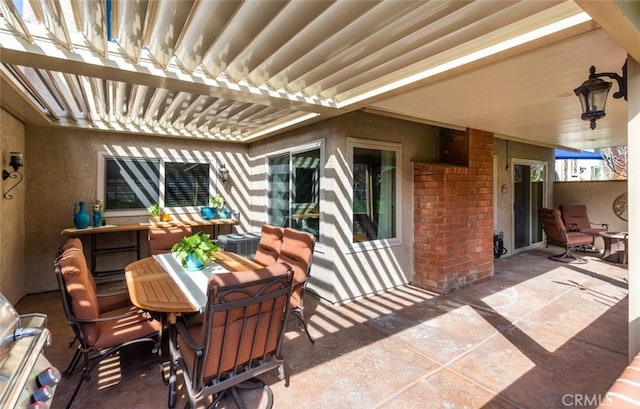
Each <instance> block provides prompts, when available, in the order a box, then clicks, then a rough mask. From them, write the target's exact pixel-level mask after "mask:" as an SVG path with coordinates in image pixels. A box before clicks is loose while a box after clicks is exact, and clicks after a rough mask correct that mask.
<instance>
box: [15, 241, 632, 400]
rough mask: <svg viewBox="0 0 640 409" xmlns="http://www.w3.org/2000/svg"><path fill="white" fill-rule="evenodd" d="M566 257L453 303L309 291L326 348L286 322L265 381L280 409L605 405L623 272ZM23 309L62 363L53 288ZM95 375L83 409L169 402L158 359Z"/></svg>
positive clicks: (63, 340) (60, 392)
mask: <svg viewBox="0 0 640 409" xmlns="http://www.w3.org/2000/svg"><path fill="white" fill-rule="evenodd" d="M558 252H559V249H558V248H549V249H538V250H534V251H530V252H526V253H521V254H520V255H517V256H513V257H509V258H502V259H499V260H496V263H495V277H493V278H491V279H488V280H485V281H483V282H479V283H476V284H473V285H470V286H468V287H465V288H463V289H461V290H459V291H457V292H455V293H452V294H449V295H436V294H432V293H429V292H426V291H423V290H420V289H416V288H413V287H410V286H406V287H401V288H397V289H394V290H392V291H388V292H385V293H383V294H378V295H375V296H371V297H367V298H364V299H361V300H358V301H354V302H351V303H348V304H345V305H340V306H334V305H330V304H328V303H325V302H320V301H318V300H317V299H316V298H313V297H309V298H308V299H307V307H306V308H307V309H306V310H305V313H306V314H307V315H308V318H309V321H310V323H309V326H310V330H311V333H312V335H313V336H314V337H315V338H316V339H317V341H316V344H315V345H314V346H312V345H311V344H310V343H309V342H308V341H307V339H306V337H304V335H303V334H302V333H301V332H299V331H297V329H296V327H295V326H294V325H293V320H292V321H291V322H290V324H291V325H290V329H291V330H290V331H288V332H287V334H286V336H287V340H286V343H285V347H284V353H285V359H286V362H287V366H288V373H289V375H290V385H289V386H288V387H286V386H285V382H284V381H280V380H278V378H277V377H276V374H275V372H274V373H273V374H271V373H270V374H267V375H265V376H264V377H263V380H265V381H266V382H267V383H269V384H270V385H271V388H272V390H273V392H274V396H275V404H274V408H277V409H289V408H292V409H293V408H295V409H300V408H305V409H306V408H331V409H359V408H363V409H364V408H366V409H373V408H403V409H404V408H420V409H424V408H566V407H581V408H582V407H593V406H596V405H595V403H597V402H598V400H599V399H603V398H604V393H605V392H606V391H607V389H608V388H609V387H610V386H611V385H612V384H613V382H614V381H615V379H616V378H617V376H618V375H619V374H620V373H621V372H622V370H623V368H624V367H625V366H626V364H627V362H628V361H627V339H628V338H627V315H628V314H627V268H626V266H621V265H619V264H612V263H608V262H603V261H601V260H600V259H599V258H597V255H595V254H586V255H585V257H586V258H587V259H588V260H589V262H588V263H587V264H563V263H558V262H555V261H551V260H549V259H547V258H546V256H547V255H549V254H552V253H558ZM17 307H18V309H19V311H20V312H21V313H25V312H31V311H37V312H45V313H47V314H48V315H49V327H50V329H51V330H52V332H53V335H54V345H53V347H52V348H50V349H49V351H48V352H47V355H48V357H49V359H50V360H51V361H52V363H53V364H54V365H56V366H57V367H58V368H60V369H61V370H62V369H64V368H65V367H66V364H67V363H68V361H69V359H70V356H71V353H72V350H71V349H69V348H67V347H66V346H67V342H68V341H69V340H71V332H70V330H69V328H68V325H67V324H66V322H65V320H64V317H63V314H62V311H61V308H60V300H59V295H58V293H57V292H56V293H47V294H39V295H32V296H28V297H25V298H24V299H23V300H22V301H21V302H20V303H19V304H18V305H17ZM99 369H100V370H96V371H94V376H93V378H92V380H91V382H89V383H85V384H84V385H83V387H82V389H81V390H80V394H79V396H78V397H77V398H76V401H75V403H74V407H77V408H162V407H166V397H167V390H166V386H165V385H164V384H163V383H162V381H161V378H160V364H159V362H158V360H157V358H156V356H155V355H152V354H151V353H150V352H148V351H146V350H140V349H138V350H135V351H129V352H127V353H123V354H122V356H121V357H120V359H114V360H111V361H110V362H105V363H104V364H103V365H102V366H101V367H100V368H99ZM77 377H78V375H77V374H76V375H75V376H73V377H72V378H70V379H64V380H63V381H62V383H61V384H60V385H59V386H58V388H57V391H56V395H55V397H54V400H53V405H52V407H53V408H62V407H64V405H65V404H66V400H67V398H68V397H69V396H70V393H71V390H72V389H73V387H74V386H75V383H76V382H77V379H78V378H77ZM255 395H256V393H255V392H254V393H253V395H251V396H249V397H248V399H253V398H254V397H255ZM578 403H579V404H578ZM585 403H586V405H585ZM178 407H182V405H179V406H178ZM249 407H258V406H255V405H254V406H249Z"/></svg>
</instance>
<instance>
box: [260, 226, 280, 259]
mask: <svg viewBox="0 0 640 409" xmlns="http://www.w3.org/2000/svg"><path fill="white" fill-rule="evenodd" d="M283 235H284V228H283V227H278V226H273V225H270V224H265V225H263V226H262V228H261V229H260V241H259V242H258V248H257V250H256V254H255V256H254V257H253V261H255V262H256V263H258V264H260V265H263V266H271V265H273V264H275V263H276V262H277V261H278V255H279V254H280V249H281V248H282V236H283Z"/></svg>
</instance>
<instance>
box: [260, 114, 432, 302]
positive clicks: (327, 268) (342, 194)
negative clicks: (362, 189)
mask: <svg viewBox="0 0 640 409" xmlns="http://www.w3.org/2000/svg"><path fill="white" fill-rule="evenodd" d="M436 135H437V128H434V127H431V126H428V125H423V124H418V123H413V122H407V121H401V120H398V119H392V118H386V117H381V116H377V115H372V114H366V113H362V112H355V113H351V114H347V115H343V116H341V117H337V118H334V119H332V120H328V121H325V122H323V123H320V124H315V125H311V126H308V127H305V128H301V129H299V130H296V131H293V132H289V133H286V134H283V135H282V136H279V137H277V138H272V139H270V140H268V141H264V142H259V143H255V144H253V145H252V147H251V156H252V158H253V159H254V170H255V173H254V179H253V180H254V184H253V186H254V192H255V193H256V195H255V196H254V202H253V203H252V207H253V208H254V209H256V210H258V209H262V208H264V206H265V204H266V180H265V178H264V176H263V175H264V174H265V170H266V169H265V155H269V154H272V153H273V152H278V151H281V150H283V149H288V148H292V147H296V146H299V145H303V144H305V143H309V142H312V141H317V140H322V141H323V143H324V163H323V171H324V179H323V182H322V183H323V186H322V194H321V205H320V208H321V213H322V216H321V220H320V223H321V224H320V226H321V228H320V231H321V236H320V243H319V244H318V246H317V251H316V253H315V256H314V264H313V269H312V276H311V279H310V282H309V289H310V290H311V291H313V292H315V293H317V294H318V295H320V296H322V297H323V298H325V299H328V300H330V301H332V302H344V301H348V300H352V299H354V298H357V297H360V296H362V295H365V294H370V293H374V292H377V291H382V290H384V289H387V288H391V287H395V286H398V285H401V284H406V283H408V282H410V280H411V275H412V259H413V255H412V246H413V216H412V213H413V209H412V201H413V181H412V161H434V160H435V159H436V157H437V149H436V148H437V145H436ZM350 137H351V138H362V139H368V140H371V141H383V142H396V143H400V144H401V149H402V158H401V160H400V161H399V163H398V167H399V168H400V169H401V178H400V183H401V197H400V198H399V200H398V205H399V209H400V214H401V215H402V216H401V223H400V224H401V225H400V229H399V231H400V238H401V243H400V244H399V245H396V246H386V247H380V248H375V249H369V250H365V251H362V249H354V246H353V245H352V243H351V238H352V231H351V224H352V223H351V220H350V214H351V210H350V206H351V199H350V194H351V191H352V188H351V185H352V178H351V164H350V163H348V158H349V157H350V155H349V152H348V138H350ZM261 214H264V215H265V216H266V214H265V213H264V212H262V213H261ZM264 221H266V218H265V219H264Z"/></svg>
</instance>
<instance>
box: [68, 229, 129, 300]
mask: <svg viewBox="0 0 640 409" xmlns="http://www.w3.org/2000/svg"><path fill="white" fill-rule="evenodd" d="M72 248H73V249H77V252H74V253H73V254H75V256H73V255H71V254H70V255H71V256H72V257H80V255H82V257H84V250H83V247H82V241H81V240H80V239H79V238H77V237H73V238H69V239H67V240H66V241H65V242H64V244H63V245H62V246H60V253H61V254H63V253H65V252H66V251H67V250H69V249H72ZM85 260H86V258H85ZM83 265H84V266H85V267H86V266H87V264H86V262H85V263H84V264H83V262H82V260H74V262H73V263H69V266H67V267H68V268H78V269H80V268H83V267H82V266H83ZM72 266H75V267H72ZM80 276H81V277H87V279H88V280H89V282H90V284H89V285H90V286H91V288H92V289H93V293H94V294H96V296H97V299H98V310H99V312H105V311H111V310H113V309H115V308H120V307H124V306H130V305H131V299H130V298H129V292H128V291H127V289H126V288H123V289H122V290H121V291H110V292H108V293H106V292H102V293H100V292H99V291H98V288H97V286H96V282H95V280H94V279H93V276H92V275H91V274H89V273H87V274H86V275H85V274H84V273H82V274H80ZM89 301H91V300H89Z"/></svg>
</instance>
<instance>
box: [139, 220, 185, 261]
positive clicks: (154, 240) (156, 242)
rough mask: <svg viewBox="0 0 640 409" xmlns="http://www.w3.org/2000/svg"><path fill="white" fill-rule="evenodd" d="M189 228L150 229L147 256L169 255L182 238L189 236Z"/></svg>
mask: <svg viewBox="0 0 640 409" xmlns="http://www.w3.org/2000/svg"><path fill="white" fill-rule="evenodd" d="M191 233H192V232H191V226H189V225H187V226H171V227H152V228H150V229H149V234H148V238H149V255H150V256H153V255H156V254H163V253H170V252H171V247H173V245H174V244H176V243H177V242H179V241H180V240H181V239H182V238H184V237H187V236H191Z"/></svg>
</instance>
